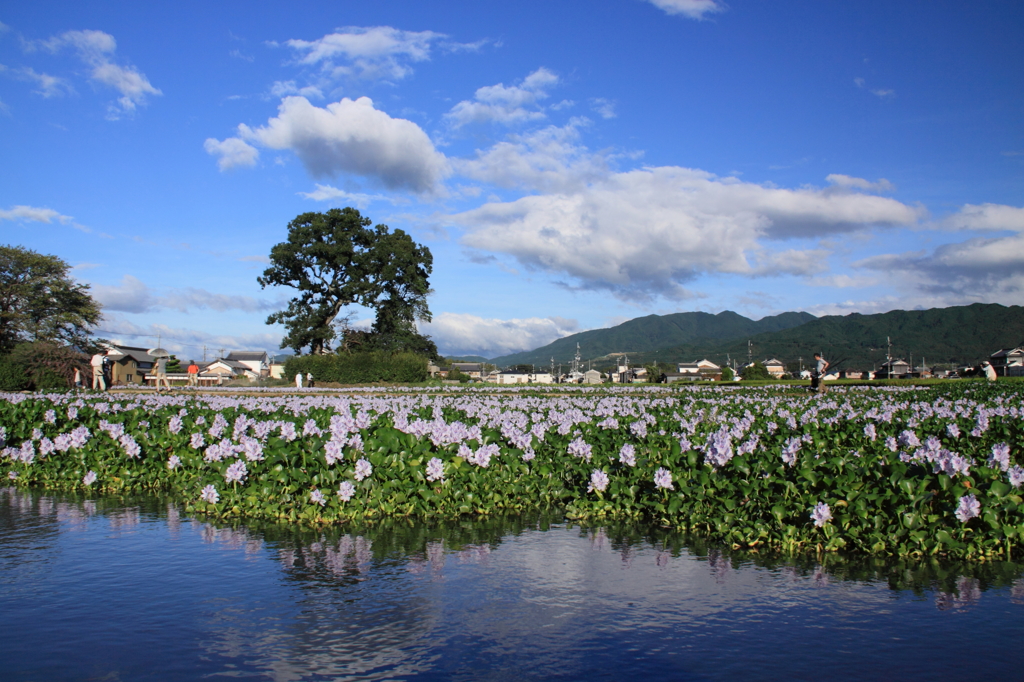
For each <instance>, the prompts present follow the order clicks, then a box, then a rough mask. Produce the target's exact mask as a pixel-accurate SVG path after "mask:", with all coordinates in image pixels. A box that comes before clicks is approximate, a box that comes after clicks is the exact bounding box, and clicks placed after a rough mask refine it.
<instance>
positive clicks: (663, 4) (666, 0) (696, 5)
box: [648, 0, 725, 19]
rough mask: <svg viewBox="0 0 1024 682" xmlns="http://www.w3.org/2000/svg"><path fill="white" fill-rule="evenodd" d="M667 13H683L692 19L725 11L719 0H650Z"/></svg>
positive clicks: (649, 0)
mask: <svg viewBox="0 0 1024 682" xmlns="http://www.w3.org/2000/svg"><path fill="white" fill-rule="evenodd" d="M648 2H650V3H651V4H652V5H654V6H655V7H657V8H658V9H660V10H663V11H664V12H665V13H666V14H681V15H683V16H686V17H689V18H691V19H703V18H704V15H706V14H714V13H716V12H723V11H725V4H724V3H722V2H719V1H718V0H648Z"/></svg>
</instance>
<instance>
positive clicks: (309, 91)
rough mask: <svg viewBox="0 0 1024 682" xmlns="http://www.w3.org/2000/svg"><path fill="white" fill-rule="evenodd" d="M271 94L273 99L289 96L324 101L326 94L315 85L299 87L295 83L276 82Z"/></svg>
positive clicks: (271, 88)
mask: <svg viewBox="0 0 1024 682" xmlns="http://www.w3.org/2000/svg"><path fill="white" fill-rule="evenodd" d="M270 94H271V95H272V96H273V97H286V96H288V95H301V96H303V97H312V98H314V99H323V96H324V93H323V92H322V91H321V90H320V88H318V87H316V86H315V85H307V86H305V87H299V86H298V85H297V84H296V83H295V81H275V82H274V84H273V85H272V86H270Z"/></svg>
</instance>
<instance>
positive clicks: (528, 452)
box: [523, 448, 537, 462]
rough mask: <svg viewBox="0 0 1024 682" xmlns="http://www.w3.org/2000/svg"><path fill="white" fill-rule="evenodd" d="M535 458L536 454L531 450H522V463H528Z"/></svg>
mask: <svg viewBox="0 0 1024 682" xmlns="http://www.w3.org/2000/svg"><path fill="white" fill-rule="evenodd" d="M536 456H537V453H536V452H534V451H533V448H526V449H525V450H523V461H524V462H529V461H530V460H532V459H533V458H534V457H536Z"/></svg>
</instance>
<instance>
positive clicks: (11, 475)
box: [7, 471, 18, 481]
mask: <svg viewBox="0 0 1024 682" xmlns="http://www.w3.org/2000/svg"><path fill="white" fill-rule="evenodd" d="M17 477H18V472H17V471H8V472H7V478H9V479H11V480H12V481H13V480H14V479H16V478H17Z"/></svg>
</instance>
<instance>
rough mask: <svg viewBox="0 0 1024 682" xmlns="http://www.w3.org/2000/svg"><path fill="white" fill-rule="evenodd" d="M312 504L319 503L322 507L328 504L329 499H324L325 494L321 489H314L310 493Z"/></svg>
mask: <svg viewBox="0 0 1024 682" xmlns="http://www.w3.org/2000/svg"><path fill="white" fill-rule="evenodd" d="M309 502H310V504H319V505H320V506H321V507H323V506H324V505H326V504H327V500H325V499H324V494H323V493H322V492H320V491H319V490H316V489H314V490H312V491H310V493H309Z"/></svg>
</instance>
